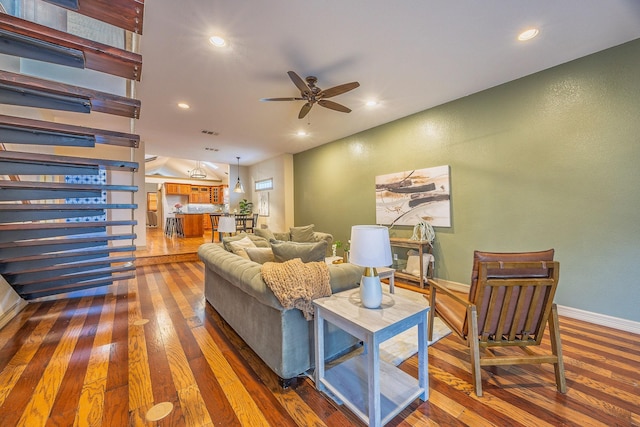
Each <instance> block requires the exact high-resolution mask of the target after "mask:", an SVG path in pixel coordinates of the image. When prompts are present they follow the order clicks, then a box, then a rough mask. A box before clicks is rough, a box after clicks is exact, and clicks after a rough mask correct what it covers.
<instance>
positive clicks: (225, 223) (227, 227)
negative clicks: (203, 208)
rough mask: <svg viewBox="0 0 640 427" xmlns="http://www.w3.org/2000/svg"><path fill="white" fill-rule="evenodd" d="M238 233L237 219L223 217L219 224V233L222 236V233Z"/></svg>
mask: <svg viewBox="0 0 640 427" xmlns="http://www.w3.org/2000/svg"><path fill="white" fill-rule="evenodd" d="M234 231H236V219H235V218H234V217H232V216H222V217H220V222H218V232H220V235H221V236H222V233H233V232H234Z"/></svg>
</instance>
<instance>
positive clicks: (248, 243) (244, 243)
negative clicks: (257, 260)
mask: <svg viewBox="0 0 640 427" xmlns="http://www.w3.org/2000/svg"><path fill="white" fill-rule="evenodd" d="M229 246H230V247H231V252H233V253H234V254H236V255H240V256H241V257H242V258H246V259H250V258H249V256H248V254H247V252H246V249H249V248H256V245H255V243H253V241H252V240H251V239H250V238H249V237H248V236H246V237H243V238H242V239H240V240H234V241H232V242H229Z"/></svg>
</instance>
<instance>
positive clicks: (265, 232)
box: [253, 228, 276, 241]
mask: <svg viewBox="0 0 640 427" xmlns="http://www.w3.org/2000/svg"><path fill="white" fill-rule="evenodd" d="M253 232H254V234H255V235H256V236H258V237H262V238H264V239H267V241H269V240H271V239H275V238H276V237H275V236H274V235H273V231H271V230H270V229H269V228H254V229H253Z"/></svg>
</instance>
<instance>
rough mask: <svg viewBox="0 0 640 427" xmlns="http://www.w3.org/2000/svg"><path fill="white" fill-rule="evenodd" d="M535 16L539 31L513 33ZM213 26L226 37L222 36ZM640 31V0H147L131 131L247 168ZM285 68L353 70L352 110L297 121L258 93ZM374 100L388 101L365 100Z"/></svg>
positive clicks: (278, 93)
mask: <svg viewBox="0 0 640 427" xmlns="http://www.w3.org/2000/svg"><path fill="white" fill-rule="evenodd" d="M532 26H535V27H537V28H539V30H540V35H539V36H538V37H537V38H535V39H533V40H531V41H529V42H525V43H523V42H518V41H517V40H516V36H517V34H518V33H519V32H521V31H522V30H524V29H527V28H529V27H532ZM213 34H218V35H223V36H224V37H226V38H227V39H228V41H229V45H230V46H229V48H225V49H219V48H214V47H213V46H212V45H211V44H210V43H209V42H208V38H209V37H210V36H211V35H213ZM639 37H640V0H562V1H558V0H536V1H528V2H524V1H513V0H483V1H472V0H459V1H450V0H403V1H397V2H392V1H389V0H367V1H365V0H315V1H311V0H310V1H299V0H298V1H296V0H269V1H265V0H239V1H229V0H180V1H175V0H148V1H146V2H145V16H144V34H143V35H142V36H141V38H140V50H141V53H142V55H143V67H142V81H141V82H140V83H138V84H137V85H136V93H135V96H136V97H137V98H138V99H140V100H141V101H142V110H141V117H140V119H139V120H137V121H136V123H135V125H134V126H135V128H134V129H133V132H135V133H137V134H140V136H141V139H142V141H143V142H144V143H145V152H146V153H147V154H148V155H156V156H163V157H173V158H178V159H189V160H191V161H193V160H201V161H210V162H212V163H216V164H218V165H226V164H231V165H232V166H233V165H236V164H237V163H236V156H240V164H241V165H242V166H248V165H252V164H255V163H257V162H260V161H262V160H266V159H269V158H272V157H274V156H277V155H280V154H282V153H297V152H300V151H304V150H307V149H309V148H312V147H315V146H318V145H321V144H324V143H327V142H330V141H333V140H336V139H338V138H341V137H345V136H349V135H352V134H354V133H357V132H360V131H362V130H365V129H369V128H372V127H375V126H378V125H381V124H384V123H388V122H390V121H393V120H395V119H398V118H400V117H404V116H407V115H410V114H412V113H416V112H419V111H422V110H425V109H427V108H430V107H433V106H436V105H440V104H443V103H445V102H448V101H451V100H454V99H457V98H461V97H464V96H466V95H469V94H472V93H475V92H478V91H481V90H484V89H487V88H490V87H493V86H496V85H499V84H502V83H505V82H508V81H511V80H514V79H517V78H520V77H523V76H526V75H529V74H532V73H535V72H538V71H540V70H543V69H546V68H550V67H553V66H555V65H558V64H562V63H564V62H567V61H570V60H573V59H576V58H579V57H582V56H585V55H588V54H590V53H594V52H597V51H600V50H603V49H606V48H609V47H612V46H615V45H618V44H621V43H624V42H627V41H630V40H633V39H636V38H639ZM289 70H292V71H295V72H297V73H298V74H299V75H300V76H301V77H303V78H304V77H306V76H308V75H314V76H316V77H318V83H317V85H318V86H319V87H321V88H323V89H327V88H329V87H332V86H335V85H339V84H343V83H347V82H351V81H358V82H359V83H360V87H359V88H357V89H355V90H352V91H350V92H348V93H345V94H342V95H339V96H336V97H334V98H332V100H333V101H335V102H338V103H340V104H343V105H345V106H347V107H349V108H351V109H352V110H353V111H352V112H351V113H349V114H345V113H340V112H336V111H332V110H328V109H326V108H323V107H321V106H319V105H315V106H314V107H313V108H312V110H311V112H310V113H309V115H308V116H307V117H306V118H305V119H302V120H299V119H298V118H297V116H298V112H299V110H300V108H301V107H302V105H303V104H304V102H303V101H294V102H261V101H260V99H261V98H265V97H297V96H299V95H300V92H299V91H298V89H296V87H295V86H294V84H293V83H292V82H291V80H290V79H289V77H288V76H287V71H289ZM85 72H86V73H92V72H90V71H85ZM97 74H100V73H97ZM70 78H71V77H70ZM372 98H375V99H378V100H379V102H380V104H379V105H378V106H377V107H374V108H369V107H366V106H365V105H364V103H365V102H366V101H367V100H369V99H372ZM178 102H187V103H188V104H190V105H191V108H190V109H189V110H180V109H179V108H177V105H176V104H177V103H178ZM0 112H1V111H0ZM90 116H92V117H91V119H92V122H91V123H89V125H91V126H94V127H105V128H112V129H118V130H123V131H127V129H126V128H127V127H128V124H127V122H126V121H123V120H122V119H118V118H110V117H107V116H106V115H104V114H99V113H96V114H93V113H92V114H91V115H90ZM56 119H57V120H61V121H63V120H67V119H66V118H64V117H63V115H60V118H56ZM109 120H111V121H112V122H111V123H109ZM117 120H120V121H119V122H117V124H115V125H114V124H113V122H114V121H117ZM80 124H81V123H80ZM300 129H304V130H306V131H308V132H309V133H310V135H309V136H307V137H304V138H300V137H298V136H296V132H297V131H298V130H300ZM202 130H211V131H215V132H217V133H218V135H205V134H203V133H202V132H201V131H202ZM205 148H210V149H214V150H217V151H210V150H205ZM187 163H188V164H179V165H166V164H164V163H162V164H160V162H155V164H154V168H153V169H154V170H155V171H158V170H161V169H165V170H166V169H167V168H170V167H173V169H174V170H181V171H182V170H185V169H190V168H191V167H192V166H189V165H192V163H193V162H187ZM149 166H151V165H149ZM223 169H224V166H223Z"/></svg>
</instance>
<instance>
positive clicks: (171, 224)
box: [164, 216, 184, 237]
mask: <svg viewBox="0 0 640 427" xmlns="http://www.w3.org/2000/svg"><path fill="white" fill-rule="evenodd" d="M164 234H166V235H167V237H173V235H174V234H175V235H177V236H180V237H184V224H183V222H182V218H176V217H175V216H167V221H166V222H165V225H164Z"/></svg>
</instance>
